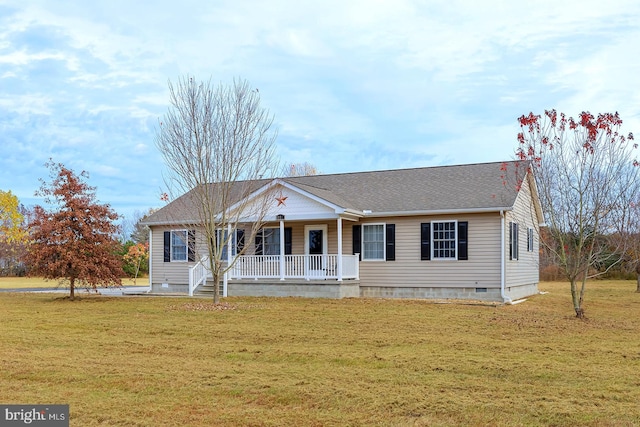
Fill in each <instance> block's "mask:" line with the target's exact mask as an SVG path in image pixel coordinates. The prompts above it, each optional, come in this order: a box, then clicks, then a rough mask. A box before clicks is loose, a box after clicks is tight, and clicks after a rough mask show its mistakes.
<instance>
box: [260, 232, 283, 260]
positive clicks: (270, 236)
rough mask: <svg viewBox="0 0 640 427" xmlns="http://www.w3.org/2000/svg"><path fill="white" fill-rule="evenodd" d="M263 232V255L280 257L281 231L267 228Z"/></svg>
mask: <svg viewBox="0 0 640 427" xmlns="http://www.w3.org/2000/svg"><path fill="white" fill-rule="evenodd" d="M262 231H263V233H264V234H263V236H262V254H263V255H280V229H279V228H265V229H263V230H262Z"/></svg>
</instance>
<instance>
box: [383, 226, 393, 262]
mask: <svg viewBox="0 0 640 427" xmlns="http://www.w3.org/2000/svg"><path fill="white" fill-rule="evenodd" d="M386 234H387V236H386V237H387V247H386V256H385V259H386V260H387V261H395V260H396V225H395V224H387V226H386Z"/></svg>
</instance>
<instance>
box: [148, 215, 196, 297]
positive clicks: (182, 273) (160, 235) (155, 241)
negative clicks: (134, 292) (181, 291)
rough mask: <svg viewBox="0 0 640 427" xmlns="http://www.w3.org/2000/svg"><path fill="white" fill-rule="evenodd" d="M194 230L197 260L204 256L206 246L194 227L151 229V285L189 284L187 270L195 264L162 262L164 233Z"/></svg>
mask: <svg viewBox="0 0 640 427" xmlns="http://www.w3.org/2000/svg"><path fill="white" fill-rule="evenodd" d="M186 229H189V230H194V229H195V230H196V254H195V259H196V260H199V259H200V258H201V257H202V256H203V254H206V251H207V249H206V245H205V242H204V241H203V240H202V232H201V231H200V229H198V228H194V227H189V228H185V227H153V228H152V236H151V241H152V247H151V252H152V258H153V259H152V260H151V263H152V265H151V274H152V277H151V280H152V283H156V284H161V283H170V284H173V285H186V284H188V283H189V268H190V267H192V266H194V265H195V262H188V261H187V262H184V261H172V262H164V232H165V231H171V230H186Z"/></svg>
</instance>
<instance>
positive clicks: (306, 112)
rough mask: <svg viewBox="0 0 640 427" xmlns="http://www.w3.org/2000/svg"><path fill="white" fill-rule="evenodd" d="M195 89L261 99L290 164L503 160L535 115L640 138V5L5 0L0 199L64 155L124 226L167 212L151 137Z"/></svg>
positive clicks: (329, 168) (33, 186)
mask: <svg viewBox="0 0 640 427" xmlns="http://www.w3.org/2000/svg"><path fill="white" fill-rule="evenodd" d="M526 3H529V4H530V6H526ZM186 75H190V76H193V77H194V78H196V79H197V80H202V81H206V80H211V81H212V82H214V83H216V84H217V83H222V84H230V83H231V82H232V81H233V79H234V78H240V79H246V80H248V81H249V83H250V84H251V85H252V86H255V88H257V89H259V93H260V96H261V104H262V106H263V107H265V108H268V109H269V111H270V112H271V113H272V114H273V116H274V118H275V120H274V125H275V126H276V127H277V131H278V138H277V147H278V155H279V158H280V162H281V163H282V164H291V163H303V162H308V163H311V164H313V165H315V166H316V167H317V169H318V170H319V171H321V172H322V173H341V172H356V171H365V170H384V169H398V168H409V167H423V166H438V165H451V164H464V163H477V162H492V161H503V160H509V159H512V158H513V157H514V154H513V153H514V150H515V148H516V146H517V140H516V135H517V133H518V131H519V126H518V124H517V118H518V117H519V116H521V115H523V114H528V113H529V112H534V113H536V114H542V113H544V110H545V109H551V108H555V109H557V110H559V111H562V112H565V113H566V114H567V115H569V116H577V115H578V114H580V112H581V111H590V112H592V113H594V114H597V113H604V112H615V111H617V112H619V114H620V116H621V118H622V119H623V121H624V124H623V128H622V130H623V131H625V132H629V131H634V130H635V131H636V132H640V2H638V1H637V0H608V1H602V0H580V1H573V0H567V1H558V0H537V1H536V2H518V1H512V0H504V1H501V0H482V1H476V0H459V1H458V0H445V1H431V0H425V1H411V0H392V1H378V0H362V1H361V0H347V1H345V0H322V1H305V0H298V1H280V0H273V1H268V0H258V1H253V0H246V1H245V0H232V1H227V0H220V1H218V0H210V1H204V0H199V1H194V0H181V1H179V2H176V1H174V0H172V1H167V0H157V1H145V0H140V1H130V0H127V1H121V0H109V1H102V0H94V1H86V0H79V1H66V0H56V1H51V0H0V189H2V190H4V191H7V190H10V191H12V192H13V193H14V194H15V195H17V196H18V198H19V199H20V201H21V202H22V203H23V204H25V205H27V206H31V205H33V204H36V203H38V204H40V203H42V200H40V199H38V198H36V197H34V192H35V191H36V190H37V189H38V188H39V186H40V181H39V179H45V180H48V179H49V171H48V169H47V168H46V167H45V166H44V164H45V163H46V162H47V161H48V160H49V159H53V160H54V161H55V162H60V163H63V164H64V165H65V166H67V167H69V168H71V169H73V170H74V171H75V172H76V173H80V172H81V171H83V170H84V171H87V172H88V173H89V179H88V183H89V184H90V185H92V186H95V187H96V188H97V190H96V194H97V198H98V200H99V201H100V202H101V203H108V204H110V205H111V206H112V207H113V208H114V209H115V210H116V211H117V212H118V213H120V214H121V215H123V216H124V217H125V218H127V217H132V216H135V214H136V213H139V212H145V211H147V210H148V209H149V208H152V207H153V208H155V207H160V206H162V205H163V203H164V202H162V201H161V200H160V195H161V193H162V192H163V191H164V190H165V189H166V186H165V184H164V178H163V177H164V176H165V174H166V167H165V165H164V163H163V159H162V156H161V154H160V152H159V151H158V149H157V148H156V146H155V142H154V139H155V136H156V132H157V129H158V123H159V120H160V119H161V117H162V116H163V115H164V114H165V113H166V112H167V110H168V107H169V94H168V82H169V81H171V82H176V81H177V80H178V79H179V78H181V77H184V76H186Z"/></svg>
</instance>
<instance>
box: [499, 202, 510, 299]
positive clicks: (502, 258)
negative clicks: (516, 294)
mask: <svg viewBox="0 0 640 427" xmlns="http://www.w3.org/2000/svg"><path fill="white" fill-rule="evenodd" d="M504 224H505V220H504V211H503V210H500V297H502V302H503V303H504V304H513V301H511V298H509V297H508V296H507V295H506V294H505V282H506V278H505V276H506V263H505V259H506V255H507V254H506V253H505V249H506V245H505V244H504Z"/></svg>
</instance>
